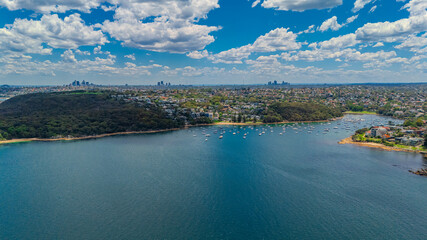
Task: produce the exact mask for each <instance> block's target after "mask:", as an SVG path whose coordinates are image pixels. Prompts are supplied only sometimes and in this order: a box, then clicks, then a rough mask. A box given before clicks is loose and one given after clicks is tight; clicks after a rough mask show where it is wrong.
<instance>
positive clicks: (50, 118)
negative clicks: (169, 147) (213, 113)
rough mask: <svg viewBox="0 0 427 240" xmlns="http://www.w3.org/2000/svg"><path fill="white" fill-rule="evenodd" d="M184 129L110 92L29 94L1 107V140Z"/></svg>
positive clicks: (157, 110) (147, 106)
mask: <svg viewBox="0 0 427 240" xmlns="http://www.w3.org/2000/svg"><path fill="white" fill-rule="evenodd" d="M183 125H184V123H183V122H179V121H177V120H173V119H171V118H169V117H168V115H167V114H166V113H165V112H164V111H163V110H162V109H160V108H158V107H156V106H155V105H150V104H145V105H141V104H140V105H137V104H136V103H130V102H125V101H122V100H117V99H114V98H112V97H111V93H109V92H67V93H43V94H28V95H21V96H17V97H14V98H12V99H9V100H7V101H5V102H4V103H2V104H0V139H12V138H32V137H39V138H52V137H60V136H63V137H66V136H72V137H79V136H89V135H96V134H104V133H115V132H125V131H145V130H158V129H168V128H176V127H182V126H183Z"/></svg>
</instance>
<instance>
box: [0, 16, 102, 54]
mask: <svg viewBox="0 0 427 240" xmlns="http://www.w3.org/2000/svg"><path fill="white" fill-rule="evenodd" d="M107 42H108V40H107V38H106V37H105V36H104V34H103V33H102V32H101V31H100V30H94V28H93V26H86V25H85V23H84V22H83V20H82V19H81V18H80V15H79V14H77V13H75V14H72V15H70V16H68V17H65V18H64V19H60V18H59V17H58V15H56V14H54V15H44V16H42V18H41V19H40V20H27V19H16V20H15V22H14V23H13V24H11V25H6V27H5V28H1V29H0V49H2V50H6V51H15V52H26V53H39V54H50V53H51V49H47V48H44V47H43V45H42V44H43V43H45V44H47V45H48V46H50V47H53V48H63V49H75V48H78V47H79V46H88V45H96V44H101V45H102V44H104V43H107Z"/></svg>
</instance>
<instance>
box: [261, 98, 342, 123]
mask: <svg viewBox="0 0 427 240" xmlns="http://www.w3.org/2000/svg"><path fill="white" fill-rule="evenodd" d="M342 115H343V114H342V111H341V110H340V109H336V108H329V107H327V106H324V105H320V104H314V103H290V102H287V103H274V104H272V105H270V106H269V110H268V111H267V114H266V115H265V116H264V122H280V121H320V120H328V119H331V118H335V117H340V116H342Z"/></svg>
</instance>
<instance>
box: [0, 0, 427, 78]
mask: <svg viewBox="0 0 427 240" xmlns="http://www.w3.org/2000/svg"><path fill="white" fill-rule="evenodd" d="M426 8H427V1H424V0H406V1H404V0H392V1H385V0H352V1H350V0H349V1H346V0H344V1H341V0H328V1H320V0H309V1H298V0H297V1H288V0H264V1H260V0H256V1H253V0H236V1H221V0H220V1H218V0H198V1H195V0H194V1H192V0H162V1H150V0H139V1H132V0H107V1H103V0H90V1H81V0H71V1H67V2H65V3H60V2H59V1H54V0H52V1H44V2H40V1H33V2H31V3H29V2H27V1H20V0H17V1H0V16H1V17H0V84H9V85H63V84H69V83H71V82H72V81H74V80H76V79H77V80H80V81H81V80H83V79H84V80H86V81H89V82H91V83H94V84H106V85H108V84H113V85H114V84H130V85H155V84H156V83H157V82H159V81H164V82H168V83H169V82H170V83H171V84H184V85H219V84H266V83H267V82H269V81H275V80H277V81H278V82H282V81H284V82H290V83H292V84H322V83H374V82H375V83H385V82H388V83H395V82H403V83H404V82H423V81H425V79H426V72H427V62H426V60H425V59H426V57H427V54H426V53H427V48H426V46H427V38H426V37H427V33H426V31H427V11H426Z"/></svg>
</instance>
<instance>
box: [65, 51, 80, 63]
mask: <svg viewBox="0 0 427 240" xmlns="http://www.w3.org/2000/svg"><path fill="white" fill-rule="evenodd" d="M61 58H62V61H64V62H77V59H76V56H75V55H74V53H73V51H72V50H70V49H68V50H67V51H65V52H64V53H63V54H62V55H61Z"/></svg>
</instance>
